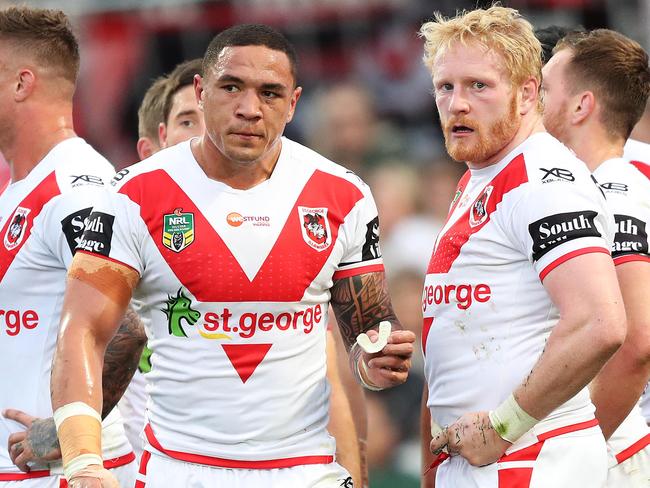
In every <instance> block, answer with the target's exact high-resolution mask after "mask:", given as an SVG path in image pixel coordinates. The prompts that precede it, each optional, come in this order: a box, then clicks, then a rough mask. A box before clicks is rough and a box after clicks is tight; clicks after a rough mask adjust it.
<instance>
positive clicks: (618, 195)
mask: <svg viewBox="0 0 650 488" xmlns="http://www.w3.org/2000/svg"><path fill="white" fill-rule="evenodd" d="M619 185H620V186H621V189H624V190H625V191H611V192H608V193H607V202H608V204H609V206H610V209H611V211H612V214H613V215H614V221H615V224H616V233H615V234H614V243H613V245H612V257H613V258H614V264H616V265H619V264H622V263H626V262H629V261H647V262H650V253H649V252H648V230H647V227H646V225H647V223H648V222H649V221H650V194H648V193H647V189H646V188H643V187H641V188H636V186H634V185H629V186H628V185H622V184H619Z"/></svg>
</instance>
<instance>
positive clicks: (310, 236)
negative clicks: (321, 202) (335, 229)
mask: <svg viewBox="0 0 650 488" xmlns="http://www.w3.org/2000/svg"><path fill="white" fill-rule="evenodd" d="M298 214H299V215H300V221H301V223H302V225H301V226H300V230H301V231H302V238H303V239H304V240H305V242H306V243H307V244H308V245H309V246H310V247H312V248H314V249H316V250H317V251H319V252H320V251H324V250H325V249H327V248H328V247H330V245H331V244H332V233H331V232H330V224H329V221H328V220H327V208H326V207H320V208H311V207H298Z"/></svg>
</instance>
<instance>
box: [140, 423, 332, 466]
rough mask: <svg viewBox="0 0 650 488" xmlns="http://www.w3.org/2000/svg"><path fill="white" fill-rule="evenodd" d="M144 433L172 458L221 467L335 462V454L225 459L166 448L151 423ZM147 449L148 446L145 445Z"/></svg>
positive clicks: (154, 446)
mask: <svg viewBox="0 0 650 488" xmlns="http://www.w3.org/2000/svg"><path fill="white" fill-rule="evenodd" d="M144 435H145V437H146V440H147V442H148V443H149V445H150V446H151V447H153V448H154V449H156V450H157V451H159V452H160V453H162V454H165V455H166V456H169V457H170V458H172V459H176V460H179V461H185V462H188V463H194V464H203V465H206V466H216V467H219V468H231V469H233V468H234V469H278V468H292V467H294V466H302V465H306V464H330V463H333V462H334V456H299V457H291V458H284V459H268V460H261V461H246V460H238V459H224V458H218V457H214V456H206V455H203V454H192V453H189V452H181V451H173V450H170V449H165V448H164V447H163V446H162V445H160V442H158V439H156V436H155V435H154V433H153V429H152V428H151V424H147V426H146V427H145V428H144ZM145 450H146V447H145Z"/></svg>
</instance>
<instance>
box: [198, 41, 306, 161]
mask: <svg viewBox="0 0 650 488" xmlns="http://www.w3.org/2000/svg"><path fill="white" fill-rule="evenodd" d="M294 85H295V80H294V78H293V75H292V73H291V65H290V62H289V58H288V57H287V55H286V54H285V53H283V52H281V51H275V50H273V49H269V48H267V47H265V46H235V47H226V48H224V49H223V50H222V51H221V54H220V55H219V57H218V59H217V62H216V64H215V65H214V66H213V67H212V68H210V69H208V72H206V73H205V77H204V78H203V79H201V80H200V81H199V82H198V83H197V84H196V86H195V91H196V93H197V96H198V97H200V99H201V100H202V102H203V112H204V117H205V126H206V133H207V135H208V138H209V140H210V141H211V143H212V144H214V146H215V147H216V149H217V150H218V151H219V152H220V153H221V154H222V155H223V156H224V157H225V158H226V159H228V160H230V161H232V162H235V163H241V164H247V163H256V162H260V161H265V160H266V159H267V158H270V157H277V151H278V149H279V146H278V142H279V141H280V137H281V136H282V132H283V131H284V127H285V125H286V124H287V123H288V122H289V121H290V120H291V118H292V117H293V113H294V110H295V107H296V102H297V101H298V98H299V97H300V90H301V89H300V88H294Z"/></svg>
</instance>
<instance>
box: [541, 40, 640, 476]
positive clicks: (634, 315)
mask: <svg viewBox="0 0 650 488" xmlns="http://www.w3.org/2000/svg"><path fill="white" fill-rule="evenodd" d="M553 52H554V55H553V57H552V58H551V59H550V61H549V62H548V63H547V64H546V66H544V71H543V73H544V81H543V86H544V104H545V107H544V125H545V126H546V129H547V130H548V131H549V132H550V133H551V134H553V135H554V136H555V137H557V138H558V139H559V140H560V141H562V142H563V143H564V144H566V145H567V146H568V147H569V148H571V149H572V150H573V151H574V152H575V153H576V155H577V156H578V157H579V158H580V159H581V160H582V161H584V163H585V165H586V166H587V168H589V170H590V171H591V172H592V173H593V175H594V177H595V178H596V180H597V181H598V183H599V184H600V187H601V188H602V190H603V192H604V193H605V196H606V198H607V204H608V208H609V210H610V212H611V213H612V215H613V217H614V219H615V222H616V229H615V234H614V235H613V236H612V237H613V246H612V256H613V258H614V263H615V264H616V273H617V275H618V280H619V284H620V287H621V291H622V293H623V300H624V302H625V310H626V315H627V334H626V337H625V342H624V343H623V345H622V346H621V348H620V349H619V350H618V351H617V353H616V354H615V355H614V356H613V357H612V358H611V359H610V360H609V361H608V362H607V364H606V365H605V367H604V368H603V369H602V371H601V372H600V373H599V374H598V376H596V378H595V379H594V381H593V383H592V385H591V387H590V390H591V398H592V401H593V402H594V405H595V406H596V418H597V419H598V420H599V422H600V426H601V428H602V430H603V434H604V435H605V438H606V439H608V448H609V453H610V471H609V477H608V478H609V479H608V486H611V487H616V488H623V487H645V486H648V485H650V457H649V456H650V454H649V453H650V447H648V444H650V428H648V426H647V425H646V423H645V419H644V418H643V416H642V415H641V411H640V409H639V408H638V406H637V405H636V404H637V402H638V401H639V397H640V396H641V393H642V392H643V389H644V387H645V385H646V383H647V382H648V379H649V377H650V361H649V359H650V302H648V300H647V295H648V292H649V291H650V255H649V254H648V235H647V230H646V229H647V227H648V224H649V223H650V167H648V165H647V164H644V163H640V162H635V161H630V160H628V159H624V158H623V146H624V144H625V141H626V140H627V139H628V137H629V136H630V132H631V131H632V129H633V127H634V125H635V124H636V123H637V122H638V121H639V119H640V118H641V115H642V113H643V109H644V107H645V105H646V102H647V100H648V95H649V94H650V69H649V68H648V55H647V53H646V52H645V51H644V50H643V48H642V47H641V46H640V45H639V44H638V43H637V42H635V41H633V40H631V39H629V38H627V37H625V36H624V35H622V34H620V33H618V32H614V31H611V30H607V29H598V30H595V31H592V32H589V33H574V34H570V35H568V36H567V37H565V38H564V39H563V40H561V41H560V42H559V44H558V45H557V46H556V47H555V49H554V51H553ZM622 378H624V379H625V380H624V381H622Z"/></svg>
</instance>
